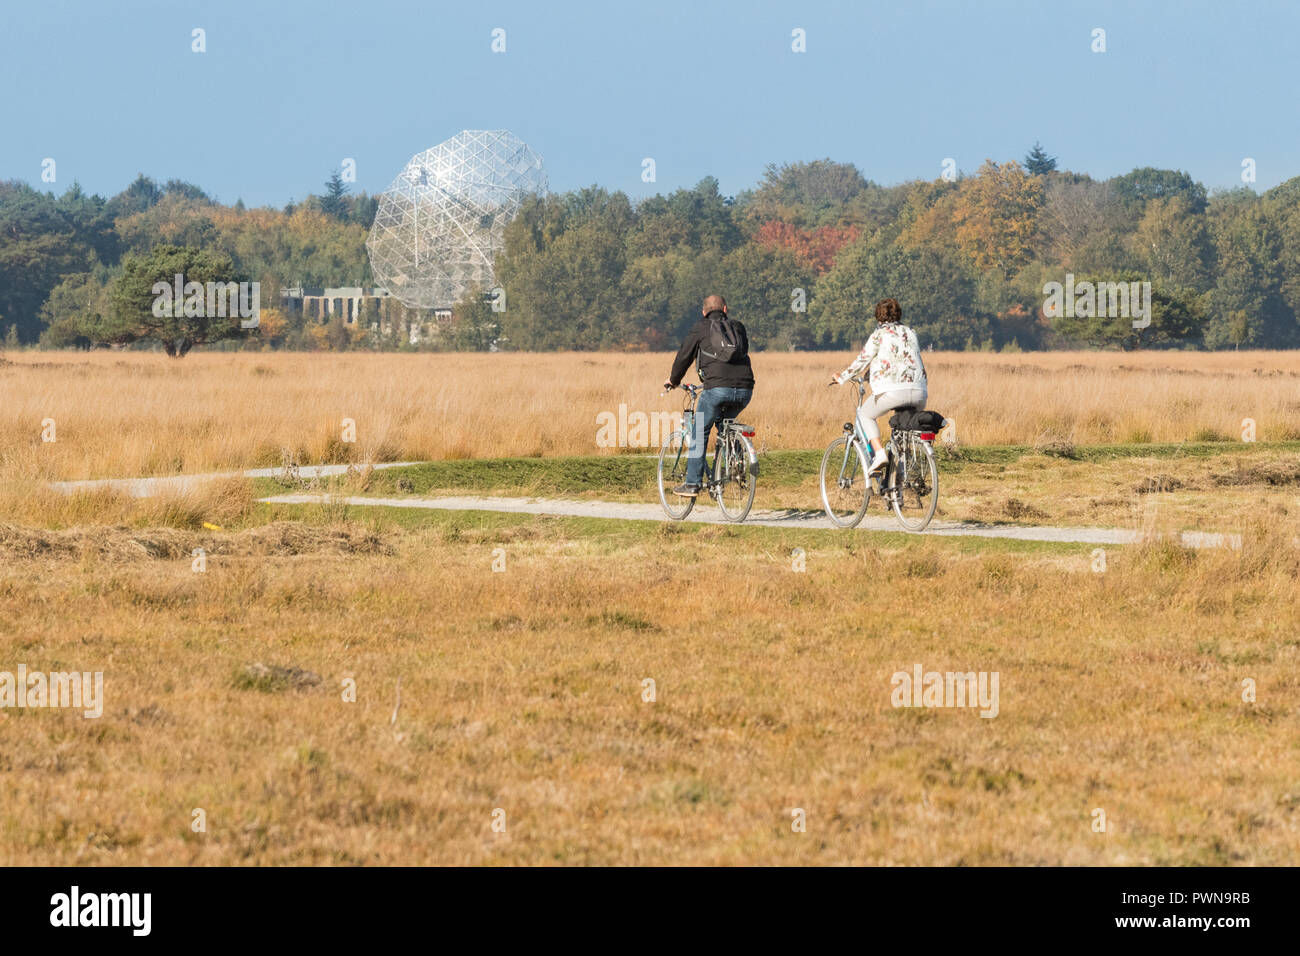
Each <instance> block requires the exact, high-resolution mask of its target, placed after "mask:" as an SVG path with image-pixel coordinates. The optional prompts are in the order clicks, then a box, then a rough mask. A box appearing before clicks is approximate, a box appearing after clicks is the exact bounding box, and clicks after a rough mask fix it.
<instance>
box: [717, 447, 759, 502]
mask: <svg viewBox="0 0 1300 956" xmlns="http://www.w3.org/2000/svg"><path fill="white" fill-rule="evenodd" d="M714 455H715V457H716V456H717V455H722V466H721V474H719V475H718V476H717V477H718V484H717V498H718V508H719V509H720V510H721V511H722V516H723V517H724V518H726V519H727V520H728V521H744V520H745V519H746V518H747V517H749V509H750V508H752V507H754V491H755V489H756V487H757V485H758V476H757V475H755V474H753V473H752V472H751V471H750V465H751V464H753V463H754V462H755V461H756V459H755V457H754V446H753V445H751V444H750V442H749V439H748V438H746V437H745V436H744V435H741V434H738V433H735V432H732V433H731V434H730V435H729V437H728V438H727V442H726V451H725V453H724V452H723V451H722V450H721V449H718V450H716V451H715V452H714ZM716 464H717V462H716V461H715V465H716Z"/></svg>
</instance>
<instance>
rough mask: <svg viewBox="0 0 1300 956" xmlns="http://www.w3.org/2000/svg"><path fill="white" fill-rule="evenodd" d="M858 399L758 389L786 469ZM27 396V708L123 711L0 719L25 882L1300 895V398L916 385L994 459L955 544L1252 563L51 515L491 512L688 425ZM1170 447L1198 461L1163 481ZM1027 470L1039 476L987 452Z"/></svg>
mask: <svg viewBox="0 0 1300 956" xmlns="http://www.w3.org/2000/svg"><path fill="white" fill-rule="evenodd" d="M833 358H834V360H833V361H832V360H831V359H832V357H831V356H825V355H807V354H803V355H771V356H768V355H759V356H756V363H757V364H758V367H759V371H760V376H761V378H760V392H759V398H757V399H756V400H755V404H754V406H753V412H754V414H753V415H752V416H747V417H749V418H751V419H752V420H753V421H754V422H755V423H756V424H757V425H758V426H759V428H760V436H761V437H765V438H766V440H767V442H768V445H769V448H770V449H772V448H784V449H799V448H817V447H819V446H821V445H824V443H825V442H826V441H827V440H829V437H830V436H832V435H833V434H834V433H835V431H836V430H837V429H838V426H839V423H840V422H842V421H843V420H844V419H845V417H846V413H847V410H848V406H849V396H848V392H847V390H844V389H841V390H838V391H835V392H831V391H830V390H828V389H826V388H824V386H823V385H822V384H821V383H822V380H823V378H824V373H825V372H826V371H828V370H829V369H831V368H835V367H837V366H838V367H842V365H843V364H844V363H846V362H847V360H848V358H849V356H847V355H842V356H834V357H833ZM8 359H9V361H8V362H7V363H6V364H4V365H0V456H3V458H2V459H0V679H2V674H3V672H11V673H12V672H14V671H15V670H16V668H17V667H18V666H19V665H24V666H25V667H26V668H27V670H28V671H29V672H32V671H69V670H77V671H102V672H103V675H104V702H103V707H104V709H103V715H102V716H101V717H99V718H86V717H83V716H82V715H81V713H80V712H79V711H75V710H72V709H70V708H62V709H53V708H47V709H35V708H17V707H3V708H0V864H4V865H13V864H65V863H81V864H104V865H129V864H151V863H152V864H170V865H183V864H274V863H320V864H358V863H362V864H402V863H405V864H420V863H461V864H493V863H505V864H543V865H546V864H561V865H563V864H581V863H609V864H637V863H640V864H742V863H749V864H753V863H784V864H801V863H812V864H837V863H874V864H1062V863H1064V864H1084V865H1094V864H1096V865H1102V864H1213V865H1220V864H1222V865H1254V864H1288V863H1295V862H1296V860H1297V859H1298V858H1300V784H1298V783H1297V781H1298V780H1300V709H1298V708H1297V694H1298V692H1300V666H1298V665H1300V602H1297V601H1296V594H1297V593H1300V548H1298V547H1297V535H1300V498H1297V487H1300V472H1298V471H1297V468H1296V460H1295V457H1296V456H1295V453H1294V451H1293V450H1292V447H1290V446H1280V447H1279V446H1264V445H1257V446H1251V448H1250V449H1247V447H1246V446H1245V445H1243V443H1242V442H1241V441H1240V431H1241V420H1242V419H1243V418H1252V419H1254V421H1255V422H1256V428H1257V433H1258V437H1259V438H1260V440H1261V442H1274V441H1285V440H1290V439H1295V438H1297V437H1300V431H1298V429H1300V415H1298V414H1297V410H1300V390H1297V388H1296V382H1297V378H1298V377H1300V355H1292V354H1274V353H1269V354H1250V353H1240V354H1232V355H1209V356H1207V355H1190V354H1181V353H1178V354H1165V353H1161V354H1157V355H1102V354H1097V355H1092V354H1089V355H1083V354H1073V355H935V356H933V357H931V358H929V359H928V360H927V361H928V365H929V368H930V371H931V376H932V379H933V385H932V396H933V404H934V405H935V406H936V407H938V408H939V409H940V410H942V411H944V412H945V413H946V414H948V415H949V416H950V417H952V418H954V419H956V420H957V423H958V426H957V427H958V432H959V438H960V444H961V445H962V446H965V447H968V448H970V449H971V452H970V457H969V458H968V459H961V458H960V457H958V458H954V459H953V460H951V461H950V462H949V465H950V467H951V468H952V469H953V470H952V471H951V472H945V474H946V475H949V476H950V478H949V477H945V479H944V481H945V485H944V489H945V492H944V494H945V497H944V507H945V508H946V509H947V514H948V516H949V517H975V518H980V519H981V520H1008V521H1017V520H1025V521H1038V522H1041V521H1049V520H1050V521H1054V522H1058V523H1063V524H1125V523H1128V522H1139V523H1140V522H1142V521H1147V522H1148V523H1149V524H1154V525H1155V526H1156V527H1157V528H1168V527H1188V526H1191V527H1203V528H1207V529H1213V530H1230V531H1235V532H1239V533H1241V534H1242V546H1241V548H1240V549H1229V548H1221V549H1210V550H1201V551H1191V550H1185V549H1183V548H1180V547H1177V546H1174V545H1171V544H1169V543H1168V542H1167V541H1164V540H1161V539H1158V538H1156V537H1152V538H1150V539H1149V540H1147V541H1145V542H1144V543H1143V544H1140V545H1137V546H1131V547H1124V548H1119V547H1116V548H1107V549H1106V551H1105V554H1104V555H1103V556H1101V557H1100V558H1099V556H1098V554H1097V553H1095V552H1094V551H1093V549H1092V548H1091V547H1090V546H1086V545H1068V544H1045V543H1044V544H1039V543H1033V544H1031V543H1022V542H1014V541H1001V540H992V539H952V538H937V537H927V536H919V537H917V536H906V535H902V534H865V533H852V532H832V531H815V530H799V529H786V528H780V529H777V528H763V527H747V526H739V527H720V526H680V525H672V524H668V523H665V524H662V525H660V524H655V523H650V522H616V521H600V520H590V519H562V518H546V517H529V516H522V515H503V514H490V513H474V512H463V513H437V512H416V511H413V510H409V509H369V508H357V507H347V506H345V505H342V504H340V503H339V502H338V501H336V500H330V501H327V502H326V503H325V504H323V505H305V506H283V505H281V506H270V505H266V504H259V503H257V501H256V500H255V499H256V491H255V489H254V486H253V484H252V483H251V482H249V481H247V480H243V479H229V480H222V481H216V482H213V483H210V484H208V485H205V486H202V487H201V488H200V489H199V490H197V491H194V492H191V493H187V494H184V495H174V496H162V497H158V498H149V499H129V498H127V497H125V496H124V495H122V494H120V493H114V492H109V491H92V492H81V493H77V494H71V495H62V494H58V493H55V492H52V491H50V490H48V489H46V488H44V487H43V485H42V482H44V481H47V480H51V479H76V478H89V477H103V476H129V475H144V474H168V473H175V472H187V473H194V472H204V471H212V470H222V469H233V468H241V467H249V466H256V465H264V466H275V465H279V464H280V462H281V452H282V449H285V448H287V449H289V450H290V451H291V452H292V453H293V454H294V456H295V457H296V458H297V459H298V460H299V461H300V462H303V463H310V462H319V461H329V460H354V459H355V460H363V459H389V460H403V459H430V460H435V461H437V460H442V461H443V464H440V465H439V466H438V467H439V468H443V467H445V468H447V469H453V470H451V471H445V472H438V473H437V475H434V476H433V477H430V474H431V473H430V472H427V471H426V472H418V471H416V470H411V471H410V472H409V473H398V472H377V473H375V474H374V475H373V476H369V477H366V478H364V479H351V480H354V481H355V480H360V481H364V482H372V483H373V486H374V487H382V488H387V487H389V486H390V485H389V484H385V483H390V484H391V486H392V487H401V485H400V484H399V482H402V481H405V482H407V483H408V484H411V483H412V482H414V481H415V480H416V479H419V480H423V481H427V482H431V483H432V484H430V485H429V486H428V487H429V488H442V487H447V488H458V487H470V488H479V486H478V485H476V484H475V482H477V481H479V480H480V477H476V476H478V475H479V474H480V473H479V472H475V471H473V470H472V469H470V468H469V466H472V465H474V464H475V463H474V462H470V461H464V459H472V458H485V457H497V456H534V455H544V456H547V458H546V459H545V460H544V461H543V462H541V465H543V466H546V465H550V464H552V460H551V456H558V455H606V454H616V453H617V452H618V451H619V450H618V449H602V448H598V447H597V446H596V442H595V435H596V423H595V419H596V415H597V414H598V413H600V412H602V411H616V410H617V407H618V405H619V403H620V402H623V403H627V404H628V405H629V407H630V409H632V410H636V409H638V408H639V409H642V410H646V411H651V410H655V409H657V408H661V407H679V400H678V399H674V400H672V402H671V403H669V402H668V400H661V399H659V398H658V383H659V382H660V381H661V380H662V377H663V372H664V368H665V366H666V365H667V357H666V356H644V355H637V356H613V355H558V356H557V355H545V356H518V355H500V356H425V355H405V356H402V355H399V356H369V355H341V356H329V355H284V354H276V355H220V354H213V355H202V354H200V355H191V356H189V357H187V358H186V359H184V360H182V361H179V362H173V361H169V360H166V359H164V358H162V357H156V356H153V355H145V354H138V353H116V354H103V353H96V354H91V355H89V356H85V355H71V354H41V353H23V354H19V355H13V354H11V355H9V356H8ZM661 402H662V403H663V404H660V403H661ZM345 417H347V418H352V419H354V420H355V422H356V424H357V442H356V444H355V445H351V444H348V443H344V442H341V441H340V439H339V428H340V422H341V420H342V419H343V418H345ZM46 418H52V419H54V420H55V427H56V429H57V441H55V442H53V443H45V442H42V441H41V429H42V424H41V422H42V420H43V419H46ZM1178 441H1187V442H1189V443H1190V442H1199V443H1200V445H1199V446H1198V448H1199V450H1198V451H1196V452H1195V453H1194V454H1192V453H1189V454H1186V455H1183V454H1179V455H1175V456H1172V457H1171V455H1170V454H1168V453H1165V452H1161V453H1160V454H1156V452H1155V446H1154V444H1152V443H1157V442H1178ZM1207 442H1208V443H1209V445H1207V444H1206V443H1207ZM1103 443H1124V444H1126V445H1138V446H1142V445H1146V444H1152V448H1153V450H1152V454H1151V456H1150V457H1143V456H1142V455H1141V454H1139V453H1136V452H1134V451H1133V450H1132V449H1127V450H1124V451H1122V453H1116V457H1104V456H1103V457H1098V456H1097V455H1094V454H1093V453H1092V452H1091V451H1089V449H1094V450H1095V446H1098V445H1100V444H1103ZM1217 443H1221V445H1222V451H1219V450H1218V448H1219V444H1217ZM1009 444H1016V445H1023V446H1031V447H1030V448H1029V449H1027V450H1023V451H1022V452H1017V453H1016V454H1014V455H1012V454H1009V453H1008V454H1002V453H1001V452H998V451H997V450H996V449H994V450H992V451H990V450H988V448H987V446H995V445H1009ZM1033 446H1037V449H1038V450H1035V447H1033ZM1070 446H1077V449H1078V451H1077V453H1066V452H1068V449H1069V447H1070ZM1189 447H1191V446H1189ZM981 448H984V449H985V451H983V452H981V451H980V449H981ZM1062 449H1065V450H1066V452H1063V451H1062ZM1207 449H1208V450H1207ZM631 450H633V451H635V450H636V449H631ZM1139 451H1140V449H1139ZM804 457H808V456H804ZM803 460H804V459H803V458H800V457H799V456H798V455H795V454H793V453H792V454H791V455H790V456H788V457H787V458H786V459H782V460H780V461H778V462H777V463H776V464H777V466H778V467H774V468H773V469H772V470H771V472H770V477H765V478H764V479H763V481H767V482H769V485H767V486H764V485H763V484H762V482H760V489H761V494H769V495H771V496H772V497H771V498H770V499H769V503H772V502H778V503H779V502H781V501H783V500H786V499H787V498H788V499H789V500H790V501H796V500H801V499H802V498H805V497H807V493H808V487H809V486H807V485H806V479H803V478H801V477H800V476H799V475H797V474H786V472H790V471H791V469H792V468H793V467H794V466H795V465H797V464H799V463H801V462H802V461H803ZM625 461H628V462H630V461H632V459H626V460H625ZM553 463H554V464H555V465H556V467H557V468H559V467H562V464H563V460H562V459H558V458H557V459H554V462H553ZM792 463H793V464H792ZM613 464H619V462H618V461H615V462H613ZM454 469H466V470H464V471H461V472H456V471H454ZM782 469H785V471H784V472H783V471H782ZM444 474H445V475H451V477H449V478H445V479H444V478H439V477H438V475H444ZM764 474H765V476H767V475H769V472H764ZM783 476H784V477H783ZM786 479H788V480H786ZM783 482H784V483H783ZM1147 485H1150V487H1146V486H1147ZM411 486H412V487H414V485H413V484H412V485H411ZM1139 488H1141V489H1142V490H1141V491H1139V490H1138V489H1139ZM425 490H427V489H425ZM480 490H482V489H480ZM488 490H492V491H500V490H502V489H499V488H492V489H488ZM525 490H536V489H525ZM603 490H604V489H598V490H597V491H592V493H593V494H595V493H599V492H602V491H603ZM640 493H641V492H640V489H639V486H635V485H629V486H628V487H627V488H624V489H623V490H622V491H621V492H619V491H613V490H611V496H612V497H617V496H618V495H619V494H623V495H630V496H635V495H637V494H640ZM643 500H644V499H643ZM1097 502H1100V504H1098V503H1097ZM1153 514H1154V516H1155V517H1154V518H1153V517H1152V515H1153ZM1144 516H1145V517H1144ZM205 522H206V523H208V524H210V525H213V526H214V528H205V527H204V523H205ZM197 548H202V549H203V552H204V561H205V565H204V570H202V571H201V572H200V571H196V570H195V565H194V561H195V558H194V551H195V549H197ZM918 665H919V666H921V667H922V668H923V670H925V671H939V672H949V671H951V672H959V673H965V672H986V673H990V674H992V673H996V674H998V676H999V685H998V686H999V699H998V706H997V715H996V716H994V717H988V718H985V717H981V716H980V715H979V712H978V709H977V708H972V707H926V708H912V707H895V706H894V701H893V699H892V698H893V687H892V679H893V675H894V674H895V673H897V672H911V671H912V670H913V668H915V667H916V666H918ZM647 680H652V681H653V682H654V684H653V689H654V695H653V697H654V699H653V700H647V699H646V697H647V696H648V692H647V689H646V688H647V686H648V685H646V684H645V683H644V682H645V681H647ZM349 681H354V682H355V700H349V699H345V698H346V697H348V696H351V695H350V693H349V688H350V686H351V685H350V684H349ZM196 810H201V811H202V819H203V820H204V822H205V828H204V829H203V830H202V831H201V832H199V831H196V830H195V828H194V827H195V819H196V817H195V811H196ZM795 810H802V811H803V812H804V814H805V818H806V827H805V829H804V831H803V832H796V830H795V829H793V828H792V823H793V822H794V820H795V815H794V811H795ZM496 811H500V813H497V814H496V816H495V819H496V820H497V821H498V828H497V829H494V828H493V822H494V812H496ZM1098 811H1102V812H1104V815H1105V821H1106V828H1105V831H1104V832H1099V831H1098V830H1097V828H1096V824H1097V821H1098V819H1099V817H1098ZM502 819H504V822H505V826H504V830H503V831H501V830H500V821H501V820H502Z"/></svg>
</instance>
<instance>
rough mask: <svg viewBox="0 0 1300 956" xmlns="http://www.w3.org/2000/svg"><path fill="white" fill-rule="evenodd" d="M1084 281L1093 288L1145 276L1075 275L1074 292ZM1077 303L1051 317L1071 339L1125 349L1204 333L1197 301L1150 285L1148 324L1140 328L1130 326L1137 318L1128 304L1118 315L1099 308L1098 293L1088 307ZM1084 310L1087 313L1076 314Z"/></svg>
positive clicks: (1193, 339)
mask: <svg viewBox="0 0 1300 956" xmlns="http://www.w3.org/2000/svg"><path fill="white" fill-rule="evenodd" d="M1085 281H1087V282H1092V283H1093V284H1094V287H1095V286H1096V285H1097V283H1104V282H1109V281H1114V282H1120V283H1132V282H1142V281H1146V278H1145V277H1144V276H1142V275H1141V274H1138V273H1128V274H1125V275H1121V276H1119V277H1117V278H1116V277H1097V276H1091V277H1089V276H1078V277H1076V278H1075V284H1074V287H1075V290H1076V295H1077V290H1078V289H1079V288H1080V284H1081V283H1083V282H1085ZM1079 305H1080V303H1079V302H1078V300H1076V309H1075V310H1072V311H1075V314H1074V315H1067V314H1066V311H1065V310H1064V309H1063V310H1062V312H1061V314H1060V315H1058V316H1053V317H1052V325H1053V327H1054V328H1055V329H1056V331H1057V332H1059V333H1060V334H1061V335H1062V336H1064V337H1065V338H1066V339H1067V340H1070V341H1072V342H1083V343H1086V344H1088V345H1093V346H1097V347H1101V348H1105V347H1118V348H1120V349H1124V350H1126V351H1127V350H1131V349H1136V348H1158V347H1166V348H1167V347H1170V346H1178V345H1188V344H1194V343H1196V342H1197V341H1199V340H1200V338H1201V337H1202V336H1203V335H1204V332H1205V313H1204V311H1203V309H1202V308H1201V305H1200V301H1199V300H1198V299H1197V298H1196V297H1194V296H1190V295H1189V294H1187V293H1185V292H1180V291H1171V290H1167V289H1161V288H1158V287H1155V286H1152V288H1151V303H1150V305H1151V314H1150V315H1149V316H1148V317H1147V318H1148V319H1149V321H1150V324H1149V325H1147V326H1146V327H1144V328H1134V327H1133V323H1134V321H1141V320H1140V319H1135V317H1134V315H1133V312H1134V311H1136V310H1135V309H1134V307H1133V305H1132V303H1130V307H1129V309H1128V311H1127V313H1125V314H1120V313H1122V312H1124V310H1122V309H1115V310H1114V311H1115V312H1116V315H1114V316H1111V315H1110V314H1109V312H1110V310H1109V309H1105V308H1103V307H1102V305H1101V297H1100V296H1099V297H1098V299H1097V301H1096V302H1094V303H1093V307H1092V308H1091V309H1083V308H1079ZM1084 311H1087V312H1090V313H1091V314H1087V315H1084V314H1080V312H1084Z"/></svg>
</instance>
